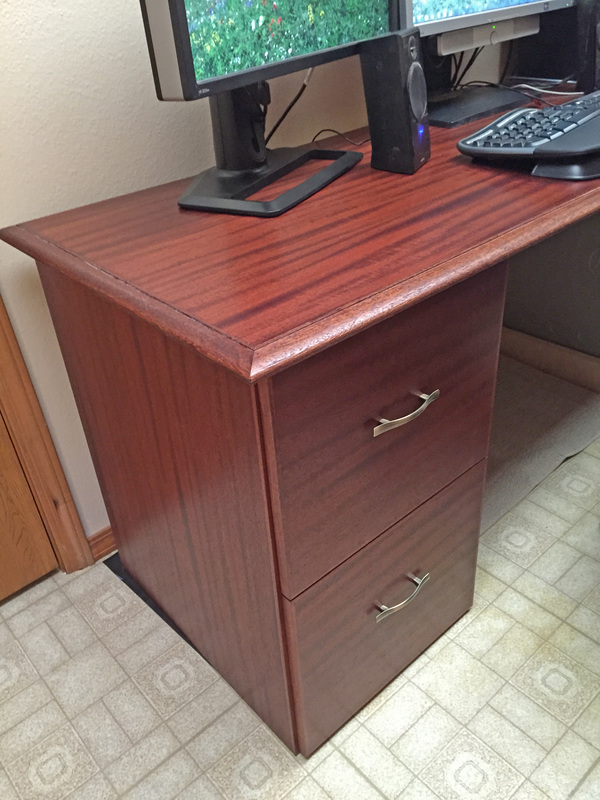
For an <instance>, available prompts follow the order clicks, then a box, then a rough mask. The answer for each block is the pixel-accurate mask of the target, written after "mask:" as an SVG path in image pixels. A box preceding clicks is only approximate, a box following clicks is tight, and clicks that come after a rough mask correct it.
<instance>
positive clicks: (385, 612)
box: [375, 572, 429, 622]
mask: <svg viewBox="0 0 600 800" xmlns="http://www.w3.org/2000/svg"><path fill="white" fill-rule="evenodd" d="M406 577H407V578H410V580H411V581H412V582H413V583H414V584H415V585H416V589H415V590H414V591H413V592H412V594H410V595H409V596H408V597H407V598H406V600H403V601H402V602H401V603H398V605H395V606H389V607H388V606H384V605H379V604H378V603H376V607H377V608H378V609H379V612H380V613H379V614H377V616H376V617H375V622H381V620H382V619H385V618H386V617H389V616H391V615H392V614H395V613H396V611H400V609H401V608H404V606H407V605H408V604H409V603H410V601H411V600H414V599H415V597H416V596H417V595H418V594H419V592H420V591H421V586H423V584H424V583H426V582H427V581H428V580H429V573H427V574H426V575H423V577H422V578H417V576H416V575H413V574H412V573H410V572H409V573H408V575H407V576H406Z"/></svg>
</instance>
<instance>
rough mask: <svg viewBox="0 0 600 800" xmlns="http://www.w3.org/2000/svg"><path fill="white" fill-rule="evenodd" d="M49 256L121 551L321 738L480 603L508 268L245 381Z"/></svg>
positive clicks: (241, 676) (304, 738)
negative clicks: (388, 420)
mask: <svg viewBox="0 0 600 800" xmlns="http://www.w3.org/2000/svg"><path fill="white" fill-rule="evenodd" d="M39 268H40V275H41V277H42V281H43V284H44V288H45V291H46V296H47V298H48V302H49V306H50V309H51V311H52V314H53V316H54V319H55V321H56V327H57V332H58V335H59V340H60V342H61V346H62V349H63V353H64V355H65V361H66V363H67V365H68V367H69V371H70V376H71V381H72V383H73V387H74V390H75V394H76V397H77V398H78V400H79V404H80V410H81V413H82V417H83V419H84V422H85V424H86V430H87V434H88V437H89V441H90V443H91V445H92V448H93V452H94V456H95V460H96V464H97V466H98V471H99V477H100V479H101V483H102V486H103V490H104V493H105V496H106V499H107V504H108V507H109V513H110V515H111V522H112V525H113V530H114V532H115V537H116V539H117V542H118V545H119V552H120V555H121V559H122V561H123V563H124V565H125V567H126V568H127V569H128V570H129V571H130V573H131V574H132V576H133V577H134V579H135V580H137V581H138V582H139V583H140V584H141V585H142V586H143V587H144V589H145V590H146V591H147V592H148V593H149V594H150V595H151V596H152V597H153V598H154V599H155V600H156V601H157V602H158V603H159V605H161V606H162V607H163V609H164V610H165V611H166V613H167V614H168V615H169V616H170V617H171V618H172V619H173V620H174V621H175V622H176V624H177V625H178V626H179V627H180V628H181V629H182V631H183V632H184V633H185V634H186V636H187V637H188V638H189V639H190V641H191V642H192V643H194V644H195V645H196V647H197V648H198V649H199V651H200V652H201V653H202V654H203V655H204V656H205V657H206V658H207V659H208V660H209V661H210V662H211V663H212V664H213V665H214V666H215V667H216V668H217V669H218V670H219V672H220V673H221V674H222V675H223V676H224V677H225V678H226V679H227V680H228V681H229V682H230V683H231V684H232V686H234V687H235V688H236V689H237V691H238V692H239V693H240V694H241V696H242V697H244V699H246V700H247V702H248V703H249V704H250V705H251V706H252V707H253V708H254V709H255V710H256V711H257V712H258V713H259V715H260V716H261V717H262V718H263V719H264V720H265V721H266V722H267V723H268V724H269V725H270V726H271V728H272V729H273V730H274V731H275V732H276V733H277V734H278V735H279V736H280V738H281V739H282V740H283V741H284V742H286V744H287V745H288V746H289V747H290V748H291V749H292V750H301V752H303V753H304V754H305V755H308V754H309V753H311V752H313V751H314V750H315V749H316V748H317V747H318V746H319V745H320V744H322V743H323V741H324V740H325V739H326V738H328V737H329V736H330V735H331V734H332V733H334V731H335V730H336V729H337V728H338V727H339V726H340V725H342V724H343V723H344V722H345V720H346V719H347V718H348V716H350V715H351V714H353V713H354V712H355V711H357V710H358V709H359V708H360V707H361V706H362V705H364V703H366V702H367V701H368V700H369V699H370V698H371V697H372V696H373V694H374V693H376V692H377V691H379V690H380V689H381V688H382V687H383V686H384V685H385V684H386V683H387V682H389V681H390V680H391V679H392V678H393V677H394V676H395V675H396V674H398V672H399V671H400V670H401V669H402V668H403V667H404V666H406V665H407V664H408V663H410V661H412V660H413V659H414V658H415V657H416V656H417V655H418V654H419V653H420V652H421V651H422V650H423V649H424V648H425V647H427V645H428V644H430V643H431V642H432V641H434V639H435V638H437V637H438V636H439V635H440V634H441V633H443V631H444V630H446V628H448V627H449V626H450V625H451V624H452V623H453V622H454V621H456V619H458V618H459V617H460V616H461V615H462V614H464V613H465V612H466V611H467V610H468V608H469V607H470V605H471V602H472V597H473V584H474V574H475V554H476V549H477V536H478V526H479V515H480V504H481V497H482V491H483V480H484V472H485V468H484V467H485V457H486V452H487V442H488V437H489V428H490V419H491V410H492V399H493V392H494V384H495V374H496V363H497V356H498V346H499V334H500V325H501V316H502V305H503V296H504V285H505V269H504V268H503V267H502V266H500V267H496V268H493V269H489V270H487V271H485V272H483V273H481V274H479V275H476V276H474V277H472V278H470V279H468V280H467V281H464V282H463V283H461V284H458V285H457V286H454V287H452V288H450V289H448V290H447V291H445V292H442V293H440V294H439V295H435V296H434V297H432V298H430V299H428V300H426V301H425V302H423V303H422V304H419V305H417V306H415V307H413V308H411V309H409V310H407V311H405V312H402V313H400V314H399V315H397V316H395V317H393V318H391V319H389V320H386V321H384V322H382V323H380V324H378V325H375V326H373V327H372V328H369V329H367V330H365V331H364V332H362V333H360V334H358V335H357V336H355V337H351V338H349V339H347V340H345V341H342V342H340V343H339V344H336V345H335V346H333V347H331V348H330V349H328V350H326V351H324V352H323V353H320V354H318V355H315V356H314V357H312V358H308V359H307V360H306V361H303V362H300V363H298V364H294V365H292V366H291V367H290V368H289V369H288V370H282V371H281V372H278V373H277V374H275V375H273V376H272V377H266V378H264V379H261V380H259V381H258V382H257V383H256V384H251V383H247V382H245V381H243V380H241V379H240V378H238V377H237V376H235V375H234V374H232V372H231V371H230V370H228V369H226V368H224V367H221V366H219V365H217V364H214V363H212V362H210V361H208V360H207V359H206V358H204V357H203V356H202V355H200V354H199V353H198V352H197V351H196V350H194V349H193V348H191V347H189V346H188V345H187V344H185V343H182V342H179V341H177V340H176V339H174V338H173V337H168V336H165V335H164V334H163V333H162V332H161V331H160V330H158V329H157V328H156V327H155V326H153V325H151V324H148V323H147V322H145V321H144V320H141V319H139V318H136V317H132V316H131V315H130V314H128V313H126V312H125V311H123V309H121V308H120V307H119V306H118V305H116V304H114V303H111V302H107V301H106V300H104V299H102V298H99V297H98V296H97V295H96V294H95V293H93V292H90V291H88V290H87V289H86V288H85V287H83V286H81V285H80V284H79V283H76V282H73V281H70V280H68V279H67V278H65V277H64V276H63V275H62V274H61V273H60V272H58V271H55V270H53V269H51V268H50V267H48V266H47V265H45V264H40V265H39ZM464 308H468V309H469V312H468V313H464V312H463V313H461V309H464ZM415 331H417V334H416V335H415ZM421 331H423V334H422V335H421ZM434 389H439V390H440V397H439V399H438V400H436V401H434V402H433V403H432V404H431V405H430V406H429V407H427V408H426V409H425V411H424V413H423V414H422V415H421V416H420V417H418V418H417V419H415V420H413V421H412V422H411V423H410V424H408V425H405V426H402V427H399V428H397V429H394V430H391V431H389V432H387V433H385V434H383V435H382V436H378V437H374V436H373V428H374V426H375V425H376V424H377V422H376V419H377V417H378V416H380V415H383V414H389V415H390V416H392V415H402V414H405V413H409V412H410V411H412V410H414V409H415V408H416V407H417V406H418V403H419V402H420V401H419V400H418V399H417V398H415V396H414V392H415V391H420V390H425V391H428V392H432V391H433V390H434ZM438 544H439V548H438ZM425 570H429V571H430V573H431V578H430V584H429V585H428V586H427V587H424V588H423V590H422V591H421V592H420V593H419V596H418V597H416V598H415V600H414V601H413V602H412V603H411V604H410V606H409V607H407V609H406V613H400V614H398V615H397V617H395V618H392V619H390V620H386V624H385V625H379V624H378V623H376V622H375V619H374V616H375V615H374V611H375V609H376V604H377V603H378V602H379V601H380V602H382V603H388V602H390V603H391V602H392V601H394V598H396V597H397V596H402V595H404V594H406V588H407V583H409V581H407V578H406V576H407V574H408V573H414V574H415V575H417V576H419V575H421V574H423V572H424V571H425ZM358 577H360V580H358V581H357V582H356V585H355V588H354V590H353V589H352V587H351V584H352V583H353V582H354V581H355V579H356V578H358ZM338 589H339V595H338V594H337V591H338ZM332 597H335V598H336V599H335V600H332V599H331V598H332ZM350 599H351V602H349V603H347V602H346V601H348V600H350ZM330 605H331V606H332V608H331V621H330V625H332V626H333V628H335V629H336V630H337V631H338V635H341V632H342V631H343V630H345V631H346V633H345V634H344V637H345V646H344V649H343V650H342V649H341V648H340V649H339V650H338V652H337V655H338V657H339V656H341V655H342V653H346V655H348V656H349V655H350V653H351V652H354V653H355V655H354V657H353V658H348V663H347V664H346V663H345V661H346V659H344V672H340V674H338V675H337V678H336V674H337V673H338V669H341V666H342V665H341V663H340V662H337V661H336V660H335V657H334V655H333V654H332V653H330V652H329V648H330V646H331V644H332V642H334V641H335V638H330V637H328V636H327V635H326V634H325V631H326V627H327V626H326V625H325V624H324V619H325V618H327V617H328V613H327V608H328V607H329V606H330ZM340 610H343V611H344V613H345V614H346V616H345V617H343V618H342V617H341V616H340ZM348 615H349V616H348ZM336 620H337V621H336ZM311 629H312V632H311ZM417 631H418V634H417ZM384 645H385V646H384ZM336 649H337V644H336ZM363 652H364V653H365V654H366V653H367V652H370V654H371V655H369V657H367V658H366V659H365V660H364V661H362V660H361V657H360V656H359V654H360V653H363ZM377 652H379V653H380V654H382V661H381V662H379V663H378V664H377V665H375V663H374V662H373V660H372V657H373V656H375V654H376V653H377ZM315 664H318V665H320V666H319V669H315ZM365 671H366V672H368V673H369V675H370V677H369V679H368V680H364V676H365ZM337 680H341V684H340V687H341V686H344V687H346V689H347V691H342V693H341V695H343V697H342V696H341V695H340V692H339V691H338V692H331V691H330V689H331V688H332V686H333V684H335V683H336V681H337Z"/></svg>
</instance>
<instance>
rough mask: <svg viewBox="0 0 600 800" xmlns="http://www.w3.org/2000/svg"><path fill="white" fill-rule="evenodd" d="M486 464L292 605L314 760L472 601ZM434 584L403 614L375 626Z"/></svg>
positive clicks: (297, 681)
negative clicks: (382, 612) (384, 610)
mask: <svg viewBox="0 0 600 800" xmlns="http://www.w3.org/2000/svg"><path fill="white" fill-rule="evenodd" d="M484 476H485V462H482V463H480V464H478V465H477V466H475V467H473V468H472V469H471V470H470V471H469V472H467V473H466V474H465V475H463V476H461V477H460V478H458V479H457V480H456V481H455V482H454V483H452V484H451V485H450V486H448V487H447V488H446V489H444V490H443V491H441V492H440V493H439V494H437V495H436V496H435V497H433V498H432V499H431V500H429V501H428V502H427V503H425V504H424V505H422V506H420V507H419V508H418V509H416V510H415V511H413V513H412V514H410V515H409V516H408V517H406V519H404V520H403V521H402V522H400V523H398V524H397V525H395V526H394V527H393V528H392V529H390V530H389V531H387V532H386V533H384V534H382V535H381V536H380V537H379V538H378V539H376V540H375V541H374V542H372V543H371V544H370V545H368V546H367V547H365V548H364V549H363V550H361V551H360V552H359V553H357V554H356V555H355V556H354V557H353V558H351V559H349V561H346V562H345V563H344V564H342V565H341V566H340V567H338V568H337V569H336V570H335V571H334V572H332V573H331V574H330V575H327V577H325V578H323V580H321V581H319V583H317V584H316V585H315V586H312V587H311V588H310V589H308V591H306V592H304V593H303V594H301V595H300V597H298V598H296V599H295V600H293V601H291V602H290V601H287V600H286V601H284V610H285V615H286V621H287V625H288V626H289V629H290V635H289V640H290V642H291V643H292V645H291V648H292V652H293V654H294V657H293V661H292V664H293V668H292V674H293V678H294V687H295V694H296V705H297V708H298V709H299V710H300V711H299V715H298V730H299V742H300V750H301V752H302V753H303V755H305V756H308V755H310V754H311V753H312V752H314V750H316V749H317V747H319V746H320V745H321V744H322V743H323V742H324V741H325V740H326V739H328V738H329V737H330V736H331V735H332V734H333V733H334V732H335V731H336V730H337V729H338V728H339V727H340V726H341V725H343V724H344V722H345V721H346V720H347V719H350V717H352V716H353V715H354V714H355V713H356V712H357V711H358V710H359V709H360V708H361V707H362V706H363V705H364V704H365V703H367V702H368V701H369V700H370V699H371V698H372V697H373V696H374V695H375V694H377V692H379V691H380V690H381V689H383V687H384V686H385V685H386V684H387V683H389V682H390V681H391V680H392V679H393V678H394V677H395V676H396V675H397V674H398V673H399V672H400V671H401V670H402V669H404V668H405V667H406V666H408V664H410V663H411V661H413V660H414V659H415V658H416V657H417V656H418V655H419V654H420V653H421V652H422V651H423V650H424V649H425V648H426V647H427V646H428V645H429V644H430V643H431V642H432V641H434V640H435V639H437V638H438V637H439V636H441V634H442V633H443V632H444V631H445V630H447V629H448V628H449V627H450V626H451V625H452V624H453V623H454V622H455V621H456V620H457V619H458V618H459V617H461V616H462V615H463V614H464V613H465V612H466V611H467V610H468V609H469V608H470V607H471V604H472V602H473V586H474V577H475V561H476V557H477V541H478V532H479V522H480V513H481V497H482V485H483V478H484ZM409 572H410V573H413V574H414V575H416V576H417V577H423V575H425V574H426V573H427V572H429V573H430V579H429V581H428V582H427V583H426V584H424V585H423V587H422V589H421V591H420V592H419V594H418V595H417V596H416V597H415V598H414V600H413V601H412V602H411V603H410V604H409V605H407V606H406V607H405V608H403V609H401V610H400V611H398V612H397V613H396V614H393V615H392V616H390V617H388V618H387V619H385V620H382V621H381V622H379V623H376V622H375V616H376V614H377V608H376V604H381V603H384V604H385V605H387V606H388V607H389V606H392V605H394V604H395V603H399V602H400V601H402V600H403V599H405V598H406V597H408V596H409V595H410V594H411V592H412V591H413V590H414V588H415V586H414V584H413V583H412V582H411V581H410V580H409V579H408V578H407V573H409Z"/></svg>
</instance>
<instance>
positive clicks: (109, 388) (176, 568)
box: [38, 264, 295, 749]
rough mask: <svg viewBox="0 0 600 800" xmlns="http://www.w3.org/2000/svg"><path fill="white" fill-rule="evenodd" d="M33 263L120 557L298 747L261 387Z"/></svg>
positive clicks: (200, 647)
mask: <svg viewBox="0 0 600 800" xmlns="http://www.w3.org/2000/svg"><path fill="white" fill-rule="evenodd" d="M38 267H39V270H40V275H41V277H42V283H43V285H44V290H45V292H46V296H47V299H48V303H49V306H50V311H51V314H52V317H53V320H54V324H55V327H56V330H57V334H58V338H59V342H60V345H61V349H62V351H63V355H64V358H65V362H66V365H67V370H68V372H69V376H70V379H71V383H72V386H73V390H74V393H75V396H76V399H77V402H78V406H79V410H80V413H81V416H82V419H83V424H84V427H85V430H86V435H87V437H88V441H89V443H90V448H91V450H92V456H93V458H94V462H95V465H96V468H97V470H98V477H99V480H100V484H101V487H102V491H103V494H104V497H105V500H106V503H107V507H108V513H109V516H110V519H111V524H112V526H113V530H114V534H115V539H116V541H117V545H118V548H119V553H120V556H121V559H122V562H123V564H124V566H125V568H126V569H127V570H128V571H129V573H130V574H131V575H132V576H133V578H134V579H135V580H136V581H137V582H138V583H139V584H140V585H141V586H142V587H143V588H144V589H145V591H146V592H148V594H149V595H150V596H151V597H152V598H153V599H154V600H155V601H156V602H157V603H158V605H159V606H160V607H161V608H162V609H163V610H164V611H165V612H166V613H167V614H168V615H169V617H170V618H171V619H172V620H173V621H174V622H175V623H176V624H177V625H178V626H179V628H180V629H181V630H182V631H183V633H184V634H185V635H186V636H187V637H188V638H189V640H190V641H191V642H192V643H193V644H194V645H195V646H196V647H197V649H198V650H199V651H200V652H201V653H202V655H203V656H204V657H205V658H206V659H207V660H208V661H209V662H210V663H211V664H212V665H213V666H214V667H215V668H216V669H217V670H218V671H219V672H220V674H221V675H222V676H223V677H224V678H225V679H226V680H227V681H228V682H229V683H230V684H231V685H232V686H233V687H234V688H235V689H236V691H237V692H238V693H239V694H240V695H241V696H242V697H243V698H244V700H246V701H247V702H248V704H249V705H251V706H252V707H253V708H254V709H255V711H256V712H257V713H258V714H259V715H260V716H261V717H262V718H263V719H264V720H265V722H266V723H267V724H268V725H269V726H270V727H271V728H272V729H273V730H274V731H275V733H276V734H277V735H278V736H279V737H280V738H281V739H282V740H283V741H284V742H285V743H286V744H287V745H288V747H290V748H291V749H295V743H294V737H293V729H292V722H291V712H290V702H289V696H288V687H287V679H286V667H285V657H284V653H283V645H282V639H281V621H280V609H279V605H278V599H277V581H276V576H275V574H274V571H273V553H272V543H271V533H270V523H269V512H268V505H267V497H266V488H265V483H264V471H263V464H262V455H261V452H262V449H261V443H260V433H259V426H258V418H257V408H256V401H255V395H254V392H255V389H254V388H253V387H252V386H250V385H249V384H246V383H244V382H243V381H242V380H240V379H238V378H236V377H235V376H233V375H232V374H231V373H229V372H228V371H227V370H225V369H223V368H222V367H220V366H218V365H216V364H214V363H212V362H210V361H208V360H207V359H205V358H203V357H202V356H200V355H199V354H198V353H197V352H196V351H194V350H193V349H192V348H191V347H189V346H187V345H183V344H181V343H180V342H177V341H176V340H174V339H170V338H168V337H166V336H165V335H164V334H162V333H161V332H160V331H159V330H158V329H157V328H154V327H153V326H151V325H149V324H147V323H146V322H144V321H143V320H140V319H138V318H136V317H134V316H132V315H131V314H129V313H128V312H125V311H123V310H122V309H120V308H119V307H118V306H116V305H113V304H112V303H109V302H107V301H105V300H103V299H101V298H99V297H98V296H96V295H95V294H94V293H92V292H91V291H90V290H88V289H86V288H84V287H82V286H81V285H79V284H77V283H75V282H73V281H71V280H69V279H68V278H65V277H64V276H63V275H61V274H60V273H59V272H57V271H55V270H53V269H51V268H50V267H47V266H45V265H43V264H39V265H38Z"/></svg>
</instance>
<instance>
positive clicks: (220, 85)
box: [141, 0, 400, 100]
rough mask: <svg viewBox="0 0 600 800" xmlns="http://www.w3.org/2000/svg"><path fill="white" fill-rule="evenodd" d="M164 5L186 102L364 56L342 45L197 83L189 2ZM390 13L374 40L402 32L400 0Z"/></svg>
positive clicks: (356, 47)
mask: <svg viewBox="0 0 600 800" xmlns="http://www.w3.org/2000/svg"><path fill="white" fill-rule="evenodd" d="M146 1H147V0H142V2H141V6H142V15H143V18H144V27H145V30H146V38H147V41H148V43H149V45H151V46H150V47H149V49H150V60H151V62H152V70H153V72H154V77H155V83H156V87H157V92H159V86H160V76H159V74H158V66H157V63H156V59H155V57H154V53H153V46H152V44H151V43H152V34H151V30H150V25H149V23H148V18H147V10H146V7H145V2H146ZM164 2H167V3H168V6H169V12H170V17H171V26H172V31H173V38H174V43H175V52H176V56H177V62H178V66H179V79H180V81H181V90H182V95H183V97H182V99H184V100H196V99H199V98H201V97H210V96H212V95H215V94H218V93H220V92H225V91H229V90H231V89H238V88H240V87H242V86H247V85H249V84H253V83H256V82H259V81H265V80H270V79H271V78H278V77H280V76H282V75H287V74H289V73H292V72H299V71H301V70H303V69H308V68H310V67H316V66H319V65H320V64H326V63H328V62H331V61H338V60H340V59H342V58H348V57H349V56H353V55H356V54H357V53H359V52H360V45H361V41H356V42H349V43H348V44H343V45H339V46H337V47H330V48H327V49H325V50H318V51H315V52H313V53H306V54H304V55H299V56H294V57H292V58H289V59H284V60H282V61H276V62H272V63H268V64H261V65H260V66H258V67H252V68H250V69H245V70H240V71H239V72H231V73H228V74H226V75H222V76H217V77H212V78H207V79H205V80H203V81H197V80H196V74H195V71H194V62H193V58H192V48H191V44H190V38H189V31H188V26H187V16H186V10H185V0H164ZM388 9H389V22H390V27H389V30H388V31H386V33H384V34H381V35H378V36H373V37H372V38H373V39H379V38H382V37H383V36H388V35H389V34H390V33H393V32H394V31H397V30H399V29H400V14H399V5H398V2H397V0H389V2H388ZM159 97H160V93H159ZM161 99H163V98H161Z"/></svg>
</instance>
